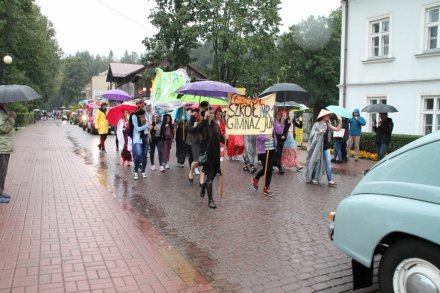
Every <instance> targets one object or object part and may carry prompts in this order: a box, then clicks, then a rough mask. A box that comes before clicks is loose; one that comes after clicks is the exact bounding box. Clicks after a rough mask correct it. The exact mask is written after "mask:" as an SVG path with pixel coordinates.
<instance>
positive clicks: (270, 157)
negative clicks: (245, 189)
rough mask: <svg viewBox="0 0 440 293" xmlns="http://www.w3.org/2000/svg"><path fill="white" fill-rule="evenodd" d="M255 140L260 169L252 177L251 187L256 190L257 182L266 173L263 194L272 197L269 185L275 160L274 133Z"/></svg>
mask: <svg viewBox="0 0 440 293" xmlns="http://www.w3.org/2000/svg"><path fill="white" fill-rule="evenodd" d="M256 140H257V153H258V160H260V162H261V165H262V169H260V170H258V171H257V173H256V174H255V176H253V177H252V187H253V188H254V189H255V190H258V183H259V180H260V178H261V177H262V176H264V173H265V172H266V178H265V179H266V181H265V182H264V186H263V193H264V194H265V195H267V196H273V193H272V190H271V189H270V183H271V181H272V172H273V165H274V161H275V160H276V148H277V139H276V136H275V131H273V132H272V134H268V135H262V134H260V135H257V138H256ZM266 162H267V171H266Z"/></svg>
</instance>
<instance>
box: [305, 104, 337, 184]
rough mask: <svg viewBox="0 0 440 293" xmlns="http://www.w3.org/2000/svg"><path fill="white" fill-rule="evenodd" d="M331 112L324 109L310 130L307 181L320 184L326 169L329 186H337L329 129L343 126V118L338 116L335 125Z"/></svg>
mask: <svg viewBox="0 0 440 293" xmlns="http://www.w3.org/2000/svg"><path fill="white" fill-rule="evenodd" d="M331 114H332V112H330V111H327V110H325V109H322V110H321V111H320V112H319V115H318V118H317V120H316V122H315V124H313V127H312V131H311V132H310V135H309V141H308V149H307V161H306V183H311V184H319V182H320V181H321V178H322V174H323V171H324V169H325V171H326V174H327V180H328V186H329V187H336V182H334V181H333V180H332V168H331V162H330V131H329V130H333V131H339V130H340V129H341V127H342V118H341V117H340V116H337V117H338V125H337V126H336V127H335V126H333V125H332V124H331V123H330V115H331Z"/></svg>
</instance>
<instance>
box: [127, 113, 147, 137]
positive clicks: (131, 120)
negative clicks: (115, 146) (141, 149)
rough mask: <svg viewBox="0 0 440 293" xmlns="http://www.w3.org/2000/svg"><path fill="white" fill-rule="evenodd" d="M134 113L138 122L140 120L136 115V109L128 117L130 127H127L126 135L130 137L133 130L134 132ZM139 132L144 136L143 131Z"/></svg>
mask: <svg viewBox="0 0 440 293" xmlns="http://www.w3.org/2000/svg"><path fill="white" fill-rule="evenodd" d="M134 115H136V118H137V121H138V123H139V121H140V119H139V116H138V115H137V111H134V112H133V113H131V114H130V118H128V123H129V125H130V128H129V129H128V136H129V137H131V139H133V132H134V125H133V116H134ZM139 134H140V137H141V138H143V137H144V131H141V132H140V133H139Z"/></svg>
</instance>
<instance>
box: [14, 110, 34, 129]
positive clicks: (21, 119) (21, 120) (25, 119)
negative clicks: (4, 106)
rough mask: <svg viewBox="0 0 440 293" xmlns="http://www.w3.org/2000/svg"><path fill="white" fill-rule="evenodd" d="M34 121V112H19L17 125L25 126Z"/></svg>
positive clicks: (16, 118) (16, 120)
mask: <svg viewBox="0 0 440 293" xmlns="http://www.w3.org/2000/svg"><path fill="white" fill-rule="evenodd" d="M32 123H34V113H17V117H15V126H16V127H24V126H26V125H29V124H32Z"/></svg>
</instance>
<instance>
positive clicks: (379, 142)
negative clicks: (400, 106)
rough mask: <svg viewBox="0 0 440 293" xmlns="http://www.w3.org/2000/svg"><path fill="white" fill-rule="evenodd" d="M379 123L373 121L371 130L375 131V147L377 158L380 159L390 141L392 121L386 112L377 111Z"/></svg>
mask: <svg viewBox="0 0 440 293" xmlns="http://www.w3.org/2000/svg"><path fill="white" fill-rule="evenodd" d="M379 119H380V120H379V124H377V123H376V121H374V122H373V130H374V132H376V149H377V156H378V157H379V160H382V159H383V157H384V156H385V153H386V151H387V150H388V148H389V145H390V142H391V133H392V132H393V128H394V123H393V120H392V119H391V118H389V117H388V113H379Z"/></svg>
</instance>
